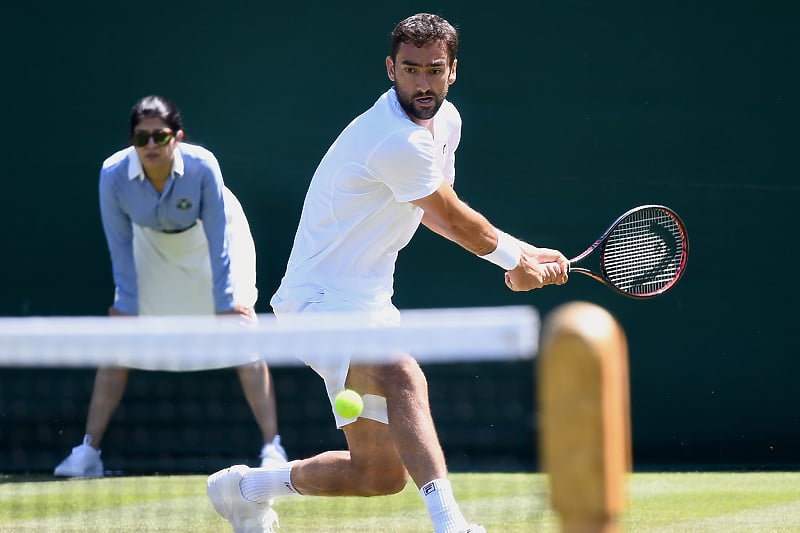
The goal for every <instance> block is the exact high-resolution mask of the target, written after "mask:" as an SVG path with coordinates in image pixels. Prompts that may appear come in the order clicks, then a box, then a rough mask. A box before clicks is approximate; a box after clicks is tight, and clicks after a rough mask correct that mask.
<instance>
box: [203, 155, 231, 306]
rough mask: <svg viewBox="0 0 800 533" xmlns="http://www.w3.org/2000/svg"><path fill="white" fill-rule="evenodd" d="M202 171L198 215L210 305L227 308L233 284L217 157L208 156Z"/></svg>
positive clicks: (222, 183) (222, 187)
mask: <svg viewBox="0 0 800 533" xmlns="http://www.w3.org/2000/svg"><path fill="white" fill-rule="evenodd" d="M202 172H203V176H202V180H203V181H202V183H203V186H202V197H201V206H200V219H201V220H202V221H203V231H205V234H206V239H208V254H209V258H210V260H211V279H212V286H213V293H214V307H215V309H216V311H217V312H223V311H230V310H231V309H232V308H233V286H232V284H231V261H230V255H229V248H228V236H227V232H226V225H227V220H226V217H225V199H224V195H223V190H224V186H225V185H224V182H223V179H222V170H221V169H220V166H219V162H218V161H217V159H216V158H215V157H213V156H210V157H209V159H208V161H207V164H206V165H204V166H203V170H202Z"/></svg>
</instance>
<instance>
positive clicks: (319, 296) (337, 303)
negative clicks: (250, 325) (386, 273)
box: [272, 289, 400, 428]
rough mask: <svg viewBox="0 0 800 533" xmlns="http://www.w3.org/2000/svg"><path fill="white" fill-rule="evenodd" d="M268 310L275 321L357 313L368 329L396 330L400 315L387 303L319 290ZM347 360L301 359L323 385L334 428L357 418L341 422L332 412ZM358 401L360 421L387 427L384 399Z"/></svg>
mask: <svg viewBox="0 0 800 533" xmlns="http://www.w3.org/2000/svg"><path fill="white" fill-rule="evenodd" d="M272 307H273V310H274V312H275V316H276V318H278V320H279V321H280V317H281V315H284V314H291V313H337V312H357V313H358V316H362V315H361V313H362V312H363V317H364V321H365V325H366V326H369V327H376V326H396V325H399V323H400V311H398V310H397V308H396V307H395V306H394V305H393V304H392V303H391V302H385V303H379V304H376V303H373V302H359V301H349V300H345V299H343V298H342V297H340V296H338V295H336V296H334V295H332V294H330V293H328V294H326V293H325V292H324V291H323V290H321V289H319V290H315V291H313V292H311V293H309V294H308V297H307V298H304V299H297V300H294V301H293V302H286V301H281V300H278V299H276V298H273V301H272ZM350 357H351V356H350V354H348V353H342V354H341V355H340V356H338V357H331V356H318V357H306V358H303V362H305V363H306V364H307V365H308V366H310V367H311V368H312V369H313V370H314V371H315V372H316V373H317V374H319V375H320V377H321V378H322V380H323V381H324V382H325V389H326V390H327V393H328V398H329V400H330V403H331V410H332V411H333V416H334V418H335V419H336V427H337V428H341V427H342V426H345V425H347V424H350V423H351V422H355V421H356V419H357V418H359V417H354V418H344V417H342V416H340V415H339V413H337V412H336V409H335V408H333V405H334V399H335V398H336V395H337V394H338V393H339V392H340V391H342V390H343V389H344V388H345V380H346V379H347V372H348V370H349V369H350ZM362 398H363V400H364V410H363V411H362V412H361V415H360V417H361V418H369V419H371V420H377V421H378V422H383V423H384V424H388V413H387V409H386V398H384V397H383V396H376V395H373V394H362Z"/></svg>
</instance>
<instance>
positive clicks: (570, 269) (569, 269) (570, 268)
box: [542, 261, 572, 274]
mask: <svg viewBox="0 0 800 533" xmlns="http://www.w3.org/2000/svg"><path fill="white" fill-rule="evenodd" d="M544 265H558V263H555V262H552V261H551V262H549V263H542V266H544ZM571 271H572V263H569V265H567V274H569V273H570V272H571Z"/></svg>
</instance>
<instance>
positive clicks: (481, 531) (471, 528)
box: [459, 524, 486, 533]
mask: <svg viewBox="0 0 800 533" xmlns="http://www.w3.org/2000/svg"><path fill="white" fill-rule="evenodd" d="M459 533H486V528H485V527H483V526H479V525H478V524H470V525H468V526H467V529H462V530H461V531H460V532H459Z"/></svg>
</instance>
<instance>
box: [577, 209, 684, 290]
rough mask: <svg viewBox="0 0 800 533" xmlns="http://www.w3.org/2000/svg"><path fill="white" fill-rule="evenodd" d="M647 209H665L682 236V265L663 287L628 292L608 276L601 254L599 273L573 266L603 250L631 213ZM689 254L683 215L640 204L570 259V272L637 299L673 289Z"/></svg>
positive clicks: (681, 274) (682, 271)
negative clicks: (640, 292) (613, 233)
mask: <svg viewBox="0 0 800 533" xmlns="http://www.w3.org/2000/svg"><path fill="white" fill-rule="evenodd" d="M645 209H659V210H661V211H664V212H665V213H666V214H667V215H668V216H669V217H670V218H672V219H673V220H674V221H675V223H676V224H677V226H678V230H679V231H680V234H681V237H682V239H681V245H680V253H681V262H680V265H678V269H677V271H676V273H675V277H674V278H672V279H671V280H670V281H669V283H667V284H666V285H664V286H663V287H661V288H659V289H658V290H655V291H651V292H647V293H644V294H633V293H629V292H626V291H624V290H622V289H620V288H619V287H617V286H616V285H615V284H614V283H612V282H611V281H610V280H609V279H608V278H607V277H606V274H605V272H606V270H605V264H604V262H603V257H602V255H601V258H600V271H601V274H598V273H597V272H594V271H592V270H589V269H588V268H583V267H575V266H573V264H574V263H577V262H579V261H581V260H582V259H585V258H586V257H587V256H589V255H590V254H591V253H592V252H594V251H595V249H597V248H598V247H599V248H601V251H602V249H603V247H604V246H605V243H606V240H607V239H608V236H609V235H611V232H613V231H614V230H615V229H616V228H617V226H619V224H620V223H621V222H622V221H623V220H625V219H626V218H627V217H629V216H630V215H632V214H634V213H636V212H638V211H644V210H645ZM688 256H689V237H688V234H687V233H686V226H685V225H684V223H683V220H681V217H679V216H678V214H677V213H676V212H675V211H673V210H672V209H670V208H669V207H666V206H664V205H659V204H647V205H640V206H637V207H634V208H633V209H629V210H628V211H626V212H625V213H623V214H621V215H620V216H619V217H617V219H616V220H615V221H614V222H613V223H612V224H611V225H610V226H609V227H608V229H607V230H606V231H605V233H603V234H602V235H601V236H600V237H599V238H598V239H597V240H596V241H594V242H593V243H592V245H591V246H589V247H588V248H587V249H586V250H584V251H583V252H581V253H580V254H579V255H577V256H575V257H574V258H572V259H570V260H569V272H570V273H572V272H578V273H579V274H583V275H585V276H589V277H590V278H592V279H594V280H597V281H599V282H601V283H603V284H604V285H606V286H607V287H610V288H611V289H613V290H614V291H616V292H618V293H619V294H622V295H623V296H627V297H628V298H635V299H637V300H638V299H645V298H652V297H653V296H658V295H659V294H662V293H664V292H666V291H668V290H669V289H671V288H672V287H673V285H675V284H676V283H677V282H678V280H679V279H680V278H681V276H683V273H684V271H685V270H686V261H687V259H688Z"/></svg>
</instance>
